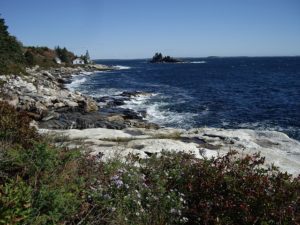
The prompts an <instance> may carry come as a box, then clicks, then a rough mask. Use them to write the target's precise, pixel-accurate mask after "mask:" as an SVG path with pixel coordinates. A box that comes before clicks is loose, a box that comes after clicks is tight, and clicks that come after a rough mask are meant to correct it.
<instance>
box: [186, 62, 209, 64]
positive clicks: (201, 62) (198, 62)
mask: <svg viewBox="0 0 300 225" xmlns="http://www.w3.org/2000/svg"><path fill="white" fill-rule="evenodd" d="M190 63H193V64H203V63H206V61H192V62H190Z"/></svg>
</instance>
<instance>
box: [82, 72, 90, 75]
mask: <svg viewBox="0 0 300 225" xmlns="http://www.w3.org/2000/svg"><path fill="white" fill-rule="evenodd" d="M80 74H82V75H91V74H93V72H81V73H80Z"/></svg>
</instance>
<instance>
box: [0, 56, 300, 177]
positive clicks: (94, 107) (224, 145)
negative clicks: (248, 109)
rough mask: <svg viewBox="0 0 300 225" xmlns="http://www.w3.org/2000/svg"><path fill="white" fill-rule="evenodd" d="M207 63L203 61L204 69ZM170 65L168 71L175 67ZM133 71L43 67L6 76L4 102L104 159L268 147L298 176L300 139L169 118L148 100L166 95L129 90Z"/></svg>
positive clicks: (269, 156)
mask: <svg viewBox="0 0 300 225" xmlns="http://www.w3.org/2000/svg"><path fill="white" fill-rule="evenodd" d="M200 62H203V61H200ZM119 64H122V63H120V62H119ZM203 64H204V63H199V66H201V65H203ZM190 65H193V63H191V64H190ZM166 66H167V68H169V65H167V64H166ZM132 70H134V69H133V67H132V65H131V64H129V66H128V65H125V64H124V65H123V64H122V65H118V64H114V65H110V64H109V63H108V66H101V65H99V66H95V67H75V68H61V69H55V70H40V69H39V68H38V67H36V68H33V69H31V70H30V69H28V70H27V72H28V73H29V74H30V76H29V77H26V76H25V77H18V78H15V77H6V76H2V77H1V78H0V79H1V80H2V81H3V82H2V83H4V84H3V85H2V87H1V90H2V93H3V96H2V100H5V101H8V102H10V104H12V105H14V106H15V107H16V108H19V109H22V110H25V111H27V112H28V113H29V115H31V116H32V118H34V119H35V121H36V122H34V123H33V124H34V125H35V126H37V127H38V128H39V129H40V133H43V134H45V133H47V134H51V135H55V136H56V135H58V136H63V137H66V138H67V139H66V140H65V139H63V142H60V141H58V142H57V143H56V144H58V145H62V144H63V145H65V146H67V147H68V148H77V147H79V146H84V147H85V149H86V151H90V152H91V154H92V155H99V154H100V155H102V160H105V161H106V160H108V159H111V158H114V157H120V156H122V158H124V157H126V156H127V155H129V154H135V155H137V156H139V157H141V158H147V157H149V156H151V155H152V154H159V153H160V152H162V151H170V152H180V151H182V152H186V153H192V154H193V155H195V156H196V157H198V158H202V157H209V158H210V157H212V156H214V157H216V156H217V155H224V154H226V153H227V152H229V151H230V150H231V149H234V150H236V151H238V152H239V153H241V155H245V154H254V153H257V152H261V154H262V156H264V157H265V158H266V163H267V164H266V165H271V164H272V163H274V164H275V165H276V166H279V168H280V169H281V170H282V171H288V172H289V173H291V174H293V175H295V176H296V175H298V173H299V170H300V158H299V156H300V143H299V141H297V140H294V139H292V138H289V137H288V136H287V135H286V134H284V133H281V132H278V131H272V130H269V131H267V130H262V129H260V130H254V129H251V128H250V129H249V128H248V127H245V128H238V129H232V128H226V129H224V127H218V126H217V127H214V126H212V127H211V128H206V127H203V126H196V125H195V124H197V123H190V124H189V123H188V122H189V121H190V119H191V118H193V117H191V118H189V117H187V116H186V115H189V113H185V112H182V116H181V117H180V116H178V115H180V113H179V112H162V115H163V116H162V117H161V118H159V117H158V118H156V117H155V114H154V115H153V114H152V115H151V110H150V111H149V110H147V104H145V103H147V102H148V101H150V104H151V99H152V98H156V101H157V98H161V94H160V93H156V92H153V91H151V92H150V89H142V88H141V86H138V85H140V84H138V85H137V86H136V84H135V85H133V86H132V87H128V88H127V89H125V86H126V85H127V84H128V83H131V82H132V80H130V79H129V80H128V79H125V78H128V77H127V76H128V75H129V74H130V71H132ZM154 75H155V74H154ZM124 76H125V77H124ZM103 77H104V78H105V79H104V81H103V80H102V81H103V82H107V81H106V80H107V79H109V80H111V82H113V83H114V84H117V85H123V86H122V87H124V88H123V89H114V87H115V86H114V85H112V86H108V85H111V83H101V79H102V78H103ZM119 79H122V80H124V82H123V83H122V82H120V81H119ZM95 82H96V83H95ZM146 85H147V86H150V87H151V85H149V84H147V83H146ZM152 86H154V84H152ZM66 87H67V89H66ZM87 87H89V88H87ZM93 87H97V88H93ZM137 87H138V88H137ZM154 87H155V88H156V86H154ZM141 90H142V91H141ZM159 90H161V89H159ZM174 90H176V89H174V88H173V89H171V88H169V91H173V92H174V94H177V95H178V94H181V95H182V96H183V97H182V98H181V99H180V98H177V100H180V101H181V104H184V102H182V101H183V100H185V99H189V96H188V95H187V92H182V89H178V90H176V91H174ZM78 91H80V92H82V93H83V94H82V93H80V92H78ZM146 91H147V92H146ZM169 93H170V92H169ZM185 94H186V96H185ZM175 96H176V95H175ZM164 99H165V100H166V101H168V99H167V98H163V99H160V101H161V102H162V103H164V102H163V100H164ZM174 99H176V98H175V97H174ZM165 103H168V102H165ZM165 103H164V104H165ZM169 103H170V102H169ZM175 103H178V102H176V101H175ZM144 107H145V108H144ZM150 109H151V105H150ZM157 110H159V109H157ZM155 113H157V112H155ZM168 113H169V114H168ZM172 113H173V114H172ZM167 116H169V118H168V117H167ZM172 116H173V117H174V120H173V121H172V118H171V117H172ZM202 116H203V115H202ZM159 121H161V122H162V123H160V122H159ZM183 124H185V125H187V126H182V125H183ZM172 125H173V126H172ZM201 127H202V128H201ZM213 127H214V128H213ZM58 140H59V139H58Z"/></svg>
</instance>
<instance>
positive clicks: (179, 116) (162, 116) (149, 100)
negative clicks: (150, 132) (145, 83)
mask: <svg viewBox="0 0 300 225" xmlns="http://www.w3.org/2000/svg"><path fill="white" fill-rule="evenodd" d="M162 99H164V96H163V95H161V94H158V93H156V94H152V95H149V96H137V97H135V98H132V99H130V100H129V101H125V105H123V106H121V108H128V109H132V110H134V111H135V112H141V111H145V112H146V118H145V119H146V120H148V121H149V122H152V123H156V124H159V125H161V126H165V127H178V128H190V127H192V124H193V121H194V118H195V117H196V116H197V114H194V113H187V112H185V113H179V112H175V111H171V110H169V109H168V108H169V106H170V103H168V102H167V101H161V100H162Z"/></svg>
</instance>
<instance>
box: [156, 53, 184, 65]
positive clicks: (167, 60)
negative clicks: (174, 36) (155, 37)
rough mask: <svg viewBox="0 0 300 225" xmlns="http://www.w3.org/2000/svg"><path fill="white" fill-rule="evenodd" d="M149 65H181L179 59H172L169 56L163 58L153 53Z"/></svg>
mask: <svg viewBox="0 0 300 225" xmlns="http://www.w3.org/2000/svg"><path fill="white" fill-rule="evenodd" d="M150 62H151V63H182V62H183V61H182V60H180V59H176V58H173V57H171V56H163V55H162V54H161V53H158V52H157V53H155V55H154V56H153V57H152V59H151V61H150Z"/></svg>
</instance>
